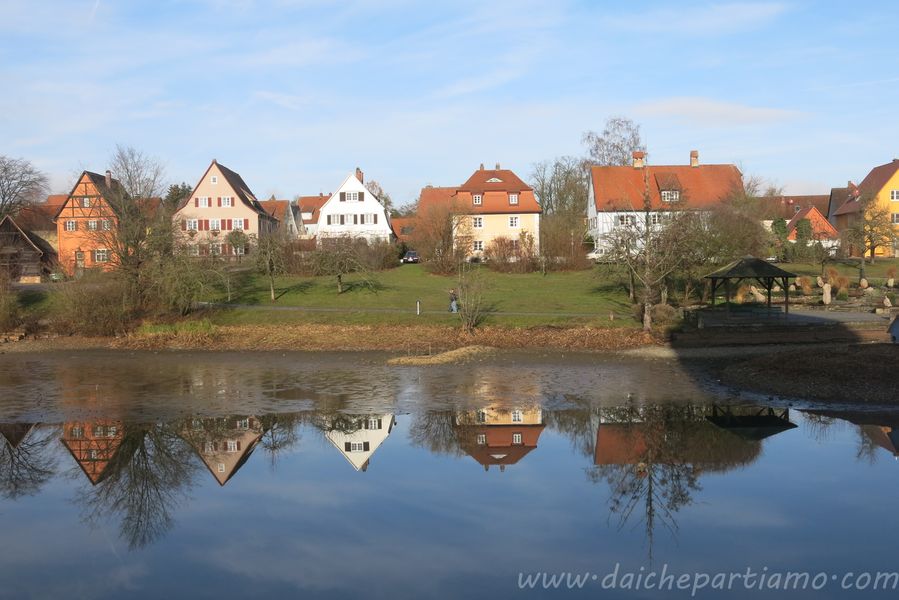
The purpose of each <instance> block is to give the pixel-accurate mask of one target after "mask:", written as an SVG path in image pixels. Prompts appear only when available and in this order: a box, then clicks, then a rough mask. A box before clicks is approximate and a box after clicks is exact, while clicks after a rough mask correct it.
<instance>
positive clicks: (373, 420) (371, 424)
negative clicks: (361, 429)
mask: <svg viewBox="0 0 899 600" xmlns="http://www.w3.org/2000/svg"><path fill="white" fill-rule="evenodd" d="M378 420H379V419H378V418H377V417H370V418H369V419H368V427H367V429H380V428H381V427H380V426H379V425H378Z"/></svg>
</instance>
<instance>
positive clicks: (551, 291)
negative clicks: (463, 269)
mask: <svg viewBox="0 0 899 600" xmlns="http://www.w3.org/2000/svg"><path fill="white" fill-rule="evenodd" d="M483 274H484V276H485V278H486V283H487V289H486V291H485V299H486V301H487V304H488V305H489V306H490V309H491V311H492V312H493V314H491V316H490V317H488V320H487V322H488V323H492V324H502V325H510V326H527V325H549V324H558V325H561V324H573V323H584V324H591V325H594V326H596V325H601V326H609V325H612V326H634V325H636V324H635V323H634V321H633V319H632V318H631V309H630V303H629V302H628V301H627V296H626V294H625V292H624V291H623V290H622V289H621V288H620V286H617V285H615V284H613V283H611V282H608V281H606V280H604V279H603V278H601V277H600V276H599V274H598V273H597V271H596V270H595V269H589V270H586V271H576V272H566V273H550V274H547V275H546V276H543V275H541V274H539V273H530V274H525V275H508V274H503V273H495V272H492V271H489V270H487V269H484V271H483ZM376 279H377V286H376V289H375V290H374V291H373V290H371V289H369V288H368V287H365V286H364V285H363V284H362V282H361V280H360V278H358V277H356V276H354V275H347V276H346V277H344V292H343V293H342V294H338V293H337V285H336V281H335V278H334V277H279V278H277V279H276V282H275V293H276V295H277V300H276V301H275V302H274V303H272V302H271V301H270V300H269V288H268V281H267V279H266V278H265V277H262V276H260V275H257V274H255V273H251V272H241V273H236V274H235V277H234V281H233V283H232V299H231V303H232V304H235V305H253V306H259V307H273V310H264V311H262V310H259V309H248V308H243V307H240V306H235V308H234V309H231V310H227V311H221V312H219V313H217V314H213V315H210V318H211V319H213V321H214V322H217V323H222V324H226V323H234V324H237V323H295V322H300V321H302V322H307V323H345V324H348V323H357V324H362V323H396V324H403V323H409V324H412V323H419V324H420V323H428V324H447V325H450V324H456V323H458V317H457V316H454V315H451V314H450V313H449V312H448V307H449V290H450V288H453V287H458V280H457V279H456V278H455V277H447V276H439V275H432V274H430V273H428V272H427V271H426V270H425V269H424V268H423V267H422V266H420V265H404V266H401V267H397V268H395V269H390V270H387V271H382V272H380V273H377V274H376ZM210 300H213V301H218V302H224V301H225V300H226V298H225V295H224V293H223V291H221V290H220V291H219V293H218V294H217V295H216V296H215V297H210ZM416 300H420V301H421V309H422V311H423V312H424V313H425V314H423V315H421V316H416V315H415V302H416ZM279 307H303V308H310V309H323V308H324V309H329V308H333V309H341V310H342V311H357V312H349V313H348V312H334V313H328V312H316V311H310V312H303V311H296V310H279ZM431 312H433V313H434V314H430V313H431ZM610 312H612V313H615V314H616V319H615V321H612V322H610V321H609V313H610ZM510 313H546V314H542V315H524V314H510Z"/></svg>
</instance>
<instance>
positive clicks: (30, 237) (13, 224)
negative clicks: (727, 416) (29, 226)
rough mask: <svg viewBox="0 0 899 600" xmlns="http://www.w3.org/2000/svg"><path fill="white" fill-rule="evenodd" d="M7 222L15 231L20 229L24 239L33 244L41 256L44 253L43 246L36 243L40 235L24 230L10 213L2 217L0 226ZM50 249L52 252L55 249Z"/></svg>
mask: <svg viewBox="0 0 899 600" xmlns="http://www.w3.org/2000/svg"><path fill="white" fill-rule="evenodd" d="M7 224H8V225H9V226H11V227H12V228H13V229H14V230H15V231H18V232H19V235H21V236H22V239H24V240H25V241H26V242H28V243H29V244H30V245H31V247H32V248H34V250H35V251H36V252H37V253H38V254H40V255H41V256H43V255H44V249H43V248H41V247H40V246H39V245H38V244H37V243H35V238H37V239H40V237H39V236H35V235H34V234H31V235H29V234H28V233H26V232H25V231H23V230H22V228H21V227H19V226H18V225H17V224H16V222H15V221H14V220H13V218H12V217H11V216H9V215H6V216H5V217H3V218H2V219H0V228H2V227H3V226H4V225H7ZM41 241H43V240H41ZM44 244H46V242H44ZM50 251H51V252H52V251H53V249H52V248H51V249H50Z"/></svg>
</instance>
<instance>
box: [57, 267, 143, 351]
mask: <svg viewBox="0 0 899 600" xmlns="http://www.w3.org/2000/svg"><path fill="white" fill-rule="evenodd" d="M53 294H54V295H55V296H56V298H54V301H53V303H52V305H53V310H52V312H51V318H52V321H53V325H54V327H55V329H56V330H57V331H59V332H61V333H69V334H71V333H80V334H83V335H114V334H117V333H122V332H125V331H128V330H129V329H130V328H131V326H132V324H133V323H134V320H135V318H136V316H137V315H136V314H135V313H134V311H133V310H131V309H129V308H128V286H127V284H126V282H125V281H124V279H123V278H121V277H119V276H117V275H116V274H115V273H91V272H87V273H85V275H84V276H83V277H82V278H81V279H80V280H78V281H73V282H69V283H65V284H62V285H60V286H59V287H58V288H56V289H55V290H54V292H53Z"/></svg>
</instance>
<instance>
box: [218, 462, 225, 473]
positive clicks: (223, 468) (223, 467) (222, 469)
mask: <svg viewBox="0 0 899 600" xmlns="http://www.w3.org/2000/svg"><path fill="white" fill-rule="evenodd" d="M218 472H219V473H224V472H225V463H219V466H218Z"/></svg>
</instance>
